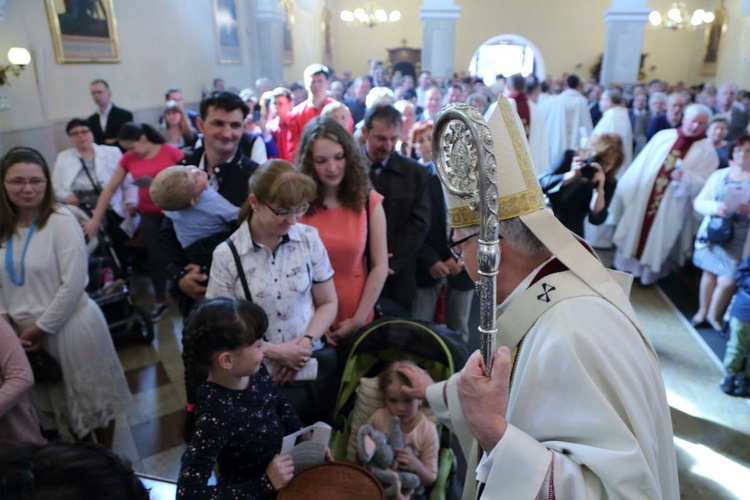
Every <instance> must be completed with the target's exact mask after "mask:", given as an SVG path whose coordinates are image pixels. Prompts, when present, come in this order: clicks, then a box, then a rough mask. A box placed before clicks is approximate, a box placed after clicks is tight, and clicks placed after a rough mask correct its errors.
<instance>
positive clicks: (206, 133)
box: [160, 91, 258, 316]
mask: <svg viewBox="0 0 750 500" xmlns="http://www.w3.org/2000/svg"><path fill="white" fill-rule="evenodd" d="M248 113H249V109H248V107H247V104H245V102H244V101H243V100H242V99H240V97H239V96H237V95H236V94H233V93H231V92H227V91H214V92H212V93H211V94H210V95H209V96H208V97H206V98H205V99H204V100H203V101H202V102H201V107H200V117H199V118H198V119H197V120H196V123H197V125H198V130H199V131H200V132H201V133H202V134H203V147H201V148H198V149H196V150H195V152H194V153H193V154H192V155H190V156H189V157H186V158H185V159H183V161H182V163H183V164H185V165H196V166H197V167H198V168H200V169H201V170H204V171H205V172H206V173H207V174H208V187H209V189H213V190H215V191H217V192H218V193H219V194H220V195H222V196H223V197H224V198H226V199H227V200H228V201H229V202H230V203H232V204H233V205H236V206H240V205H242V204H243V203H244V202H245V200H246V199H247V196H248V181H249V180H250V176H251V175H252V174H253V173H254V172H255V170H256V169H257V168H258V164H257V163H255V162H254V161H252V160H251V159H250V158H249V157H247V156H245V155H244V154H243V153H242V150H241V149H240V148H239V144H240V139H241V138H242V133H243V125H242V124H243V121H244V119H245V117H247V114H248ZM160 240H161V244H162V248H163V250H162V256H163V262H164V265H165V267H166V270H167V276H170V277H171V278H172V282H173V283H174V285H175V287H176V288H177V293H178V296H179V301H180V312H182V314H183V316H187V314H188V313H189V312H190V310H191V309H192V306H193V302H194V301H195V300H199V299H201V298H203V296H204V295H205V294H206V281H207V279H208V275H207V274H206V273H207V272H208V270H207V269H201V268H200V267H199V266H197V265H196V264H194V263H191V262H188V260H187V257H186V255H185V252H184V251H183V249H182V247H181V246H180V243H179V241H178V240H177V236H176V235H175V232H174V228H173V227H172V221H171V219H169V217H165V218H164V224H163V225H162V228H161V232H160ZM220 242H221V241H215V240H213V241H211V242H206V243H207V244H213V245H214V246H215V245H216V244H218V243H220Z"/></svg>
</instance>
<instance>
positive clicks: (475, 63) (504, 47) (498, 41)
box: [469, 34, 547, 85]
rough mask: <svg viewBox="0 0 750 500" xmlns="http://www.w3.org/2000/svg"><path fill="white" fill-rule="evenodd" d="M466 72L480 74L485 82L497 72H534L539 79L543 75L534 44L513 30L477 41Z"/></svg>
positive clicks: (506, 73) (543, 68)
mask: <svg viewBox="0 0 750 500" xmlns="http://www.w3.org/2000/svg"><path fill="white" fill-rule="evenodd" d="M469 73H470V74H471V75H472V76H478V77H480V78H482V79H483V80H484V82H485V83H486V84H488V85H491V84H492V83H493V82H494V81H495V76H496V75H499V74H503V75H505V76H510V75H512V74H515V73H521V74H522V75H523V76H529V75H535V76H536V77H537V78H538V79H539V81H543V80H544V79H545V78H546V76H547V70H546V68H545V65H544V58H543V57H542V53H541V52H540V51H539V49H538V48H537V47H536V45H534V44H533V43H531V42H530V41H529V40H527V39H526V38H524V37H522V36H519V35H513V34H505V35H498V36H496V37H493V38H490V39H489V40H487V41H486V42H484V43H483V44H482V45H480V46H479V48H478V49H477V50H476V52H474V55H473V56H472V58H471V63H470V64H469Z"/></svg>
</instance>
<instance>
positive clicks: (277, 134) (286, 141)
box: [267, 116, 295, 163]
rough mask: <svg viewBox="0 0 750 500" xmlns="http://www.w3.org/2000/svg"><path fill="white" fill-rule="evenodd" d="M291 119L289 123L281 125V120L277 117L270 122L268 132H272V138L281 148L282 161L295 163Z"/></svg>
mask: <svg viewBox="0 0 750 500" xmlns="http://www.w3.org/2000/svg"><path fill="white" fill-rule="evenodd" d="M290 122H291V117H289V121H287V122H285V123H281V120H280V119H279V117H278V116H277V117H276V118H274V119H273V120H271V121H270V122H268V126H267V128H268V130H269V132H271V137H273V141H274V142H275V143H276V147H278V148H279V156H278V158H281V159H282V160H286V161H288V162H290V163H294V159H295V158H294V148H293V147H292V126H291V123H290Z"/></svg>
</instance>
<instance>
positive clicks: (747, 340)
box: [720, 256, 750, 397]
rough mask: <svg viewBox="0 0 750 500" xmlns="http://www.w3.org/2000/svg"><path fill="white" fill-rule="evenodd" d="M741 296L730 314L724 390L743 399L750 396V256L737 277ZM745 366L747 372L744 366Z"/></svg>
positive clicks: (738, 293)
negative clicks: (748, 357) (749, 357)
mask: <svg viewBox="0 0 750 500" xmlns="http://www.w3.org/2000/svg"><path fill="white" fill-rule="evenodd" d="M734 279H735V281H737V294H736V296H735V298H734V303H733V305H732V309H731V311H730V314H731V318H730V319H729V342H727V351H726V353H725V354H724V372H725V375H724V378H723V379H721V383H720V387H721V390H722V391H724V392H725V393H726V394H730V395H733V396H740V397H748V396H750V361H748V360H746V358H747V356H748V353H750V256H748V257H746V258H745V260H743V261H742V263H741V264H740V265H739V267H738V268H737V272H736V273H735V275H734ZM743 363H744V364H745V369H744V373H743V369H742V365H743Z"/></svg>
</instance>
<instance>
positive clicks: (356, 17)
mask: <svg viewBox="0 0 750 500" xmlns="http://www.w3.org/2000/svg"><path fill="white" fill-rule="evenodd" d="M341 20H342V21H344V22H345V23H347V24H350V25H359V26H367V27H370V28H374V27H375V26H379V25H381V24H388V23H397V22H399V21H400V20H401V12H399V11H397V10H392V11H391V12H390V13H388V12H386V11H385V10H384V9H381V8H380V6H379V5H378V2H377V1H373V2H368V3H366V4H365V5H363V6H362V7H360V8H358V9H354V11H351V10H342V11H341Z"/></svg>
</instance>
